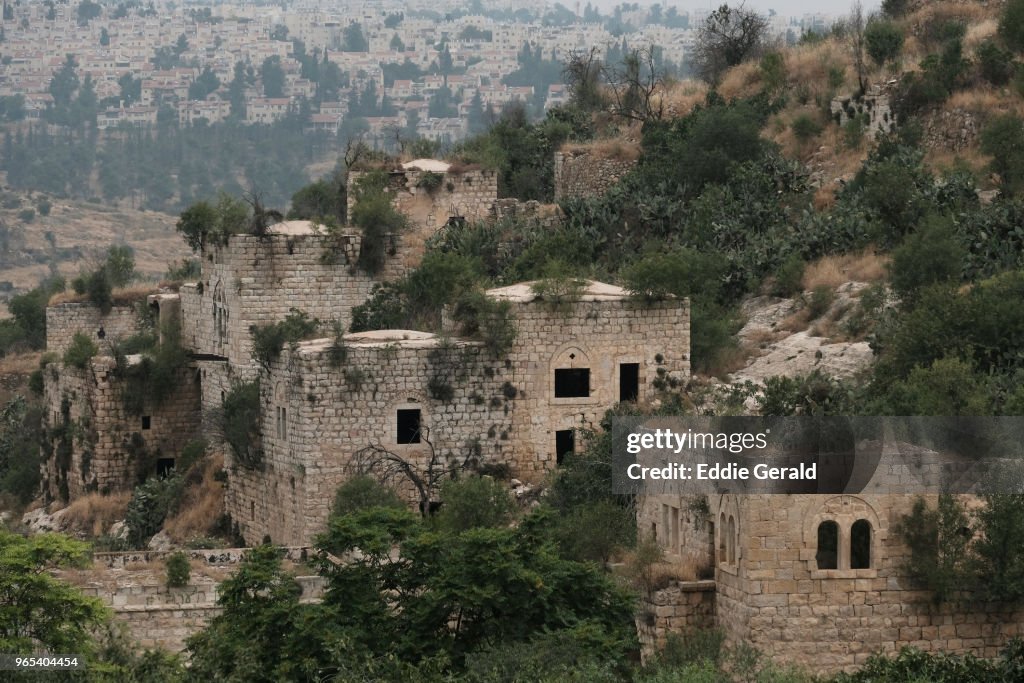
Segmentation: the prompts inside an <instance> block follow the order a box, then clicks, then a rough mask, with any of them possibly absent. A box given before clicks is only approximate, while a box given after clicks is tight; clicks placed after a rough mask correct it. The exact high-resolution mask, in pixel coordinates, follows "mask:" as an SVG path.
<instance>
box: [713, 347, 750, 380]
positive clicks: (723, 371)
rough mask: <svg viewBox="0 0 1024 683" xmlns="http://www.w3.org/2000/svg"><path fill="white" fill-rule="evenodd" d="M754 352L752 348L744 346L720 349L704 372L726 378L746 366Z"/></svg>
mask: <svg viewBox="0 0 1024 683" xmlns="http://www.w3.org/2000/svg"><path fill="white" fill-rule="evenodd" d="M752 353H753V351H752V350H751V349H749V348H744V347H742V346H732V347H729V348H725V349H719V350H718V353H717V354H716V356H715V358H714V360H713V361H712V362H711V363H709V364H708V367H707V368H706V369H705V371H704V374H706V375H708V376H710V377H718V378H719V379H723V380H724V379H726V378H727V377H728V376H729V375H731V374H732V373H734V372H736V371H737V370H740V369H741V368H744V367H746V365H747V361H748V360H749V359H750V356H751V355H752Z"/></svg>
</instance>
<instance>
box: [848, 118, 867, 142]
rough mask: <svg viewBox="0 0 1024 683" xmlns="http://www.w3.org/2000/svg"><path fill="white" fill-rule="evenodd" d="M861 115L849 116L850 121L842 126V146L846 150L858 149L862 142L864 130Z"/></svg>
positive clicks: (864, 123) (864, 125) (864, 124)
mask: <svg viewBox="0 0 1024 683" xmlns="http://www.w3.org/2000/svg"><path fill="white" fill-rule="evenodd" d="M866 118H867V117H866V116H865V115H863V114H858V115H856V116H851V117H850V120H849V121H847V122H846V123H844V124H843V144H844V145H846V147H847V149H859V148H860V145H861V143H862V142H863V141H864V129H865V128H866V122H865V119H866Z"/></svg>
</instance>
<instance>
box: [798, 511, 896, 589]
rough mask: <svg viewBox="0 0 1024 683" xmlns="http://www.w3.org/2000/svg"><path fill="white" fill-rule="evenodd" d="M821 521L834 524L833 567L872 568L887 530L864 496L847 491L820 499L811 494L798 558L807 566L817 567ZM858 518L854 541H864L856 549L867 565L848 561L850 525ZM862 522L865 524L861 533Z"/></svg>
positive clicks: (878, 556) (853, 569)
mask: <svg viewBox="0 0 1024 683" xmlns="http://www.w3.org/2000/svg"><path fill="white" fill-rule="evenodd" d="M823 522H835V524H836V525H837V527H838V538H837V539H836V540H837V557H836V564H835V569H836V570H838V571H840V572H845V571H854V572H862V571H868V570H870V571H875V570H877V569H878V567H879V563H880V561H881V560H882V548H883V547H884V540H885V538H886V533H887V530H886V528H885V527H884V526H883V525H882V523H881V517H880V516H879V514H878V510H877V509H876V508H875V506H874V505H873V504H872V503H871V502H870V501H869V500H867V499H866V498H864V497H862V496H857V495H851V494H842V495H838V496H830V497H828V498H825V499H824V500H822V499H821V498H820V497H818V496H815V497H813V498H812V500H811V501H810V502H809V503H808V506H807V508H806V511H805V514H804V527H803V548H804V551H803V553H802V554H801V557H802V559H805V560H807V561H808V568H809V569H811V570H812V571H813V570H818V569H819V568H818V562H817V560H818V557H817V555H818V533H819V531H818V530H819V527H820V526H821V524H822V523H823ZM858 522H861V523H862V524H861V525H860V526H859V527H858V542H859V543H866V545H865V546H864V547H863V548H861V549H860V551H859V552H860V553H861V556H863V555H866V556H867V558H868V562H867V566H854V565H855V564H857V565H861V564H864V563H863V562H857V563H853V562H851V559H852V557H851V555H852V550H853V540H854V539H853V527H854V525H855V524H857V523H858ZM864 524H866V525H868V528H867V532H868V533H866V534H865V527H864Z"/></svg>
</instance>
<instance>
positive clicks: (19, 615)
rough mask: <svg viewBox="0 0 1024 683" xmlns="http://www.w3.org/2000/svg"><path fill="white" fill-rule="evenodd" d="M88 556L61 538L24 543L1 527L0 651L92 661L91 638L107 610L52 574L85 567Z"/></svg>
mask: <svg viewBox="0 0 1024 683" xmlns="http://www.w3.org/2000/svg"><path fill="white" fill-rule="evenodd" d="M88 552H89V547H88V546H87V545H86V544H84V543H80V542H78V541H74V540H71V539H69V538H66V537H64V536H61V535H59V534H37V535H35V536H31V537H28V538H25V537H22V536H18V535H16V534H12V533H10V532H8V531H6V530H4V529H2V528H0V650H3V651H4V652H7V653H11V654H33V653H36V652H39V651H40V650H42V651H45V652H53V653H81V654H83V655H85V656H86V657H89V658H92V657H94V656H95V654H96V644H95V641H94V640H93V638H92V633H93V630H94V629H97V628H99V627H100V626H103V625H104V624H105V623H106V622H107V621H108V620H109V618H110V612H109V610H107V609H106V608H105V607H104V606H103V603H102V602H100V601H99V600H98V599H96V598H87V597H85V596H84V595H82V593H81V592H80V591H79V590H78V589H77V588H74V587H72V586H70V585H68V584H66V583H64V582H63V581H60V580H59V579H57V578H55V577H54V576H53V575H52V574H50V570H53V569H57V568H71V567H84V566H86V565H87V564H88V563H89V555H88Z"/></svg>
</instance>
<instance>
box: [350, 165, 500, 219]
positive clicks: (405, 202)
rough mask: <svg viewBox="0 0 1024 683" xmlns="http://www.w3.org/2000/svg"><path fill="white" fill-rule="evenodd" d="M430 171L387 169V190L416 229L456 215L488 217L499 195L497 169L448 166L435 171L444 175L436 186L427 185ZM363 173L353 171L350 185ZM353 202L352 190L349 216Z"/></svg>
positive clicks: (472, 217) (353, 194)
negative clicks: (460, 168) (455, 169)
mask: <svg viewBox="0 0 1024 683" xmlns="http://www.w3.org/2000/svg"><path fill="white" fill-rule="evenodd" d="M427 173H429V172H428V171H421V170H419V169H417V168H410V169H405V170H394V171H389V172H388V191H389V192H390V193H391V196H392V201H393V202H394V205H395V208H396V209H397V210H398V211H400V212H401V213H403V214H404V215H405V216H406V217H407V218H409V221H410V222H411V223H412V224H413V226H414V231H417V232H418V231H419V230H418V229H421V228H426V229H427V232H428V233H433V232H434V231H436V230H437V229H438V228H440V227H441V226H443V225H445V224H446V223H447V222H448V220H449V219H450V218H453V217H459V218H463V219H465V220H466V221H468V222H470V223H473V222H477V221H483V220H486V219H487V217H488V216H489V215H490V213H491V207H492V206H493V204H494V202H495V200H496V199H497V198H498V173H497V171H491V170H487V169H473V170H466V171H451V170H449V171H448V172H446V173H441V174H435V175H440V176H441V182H440V183H439V184H438V186H437V187H436V188H434V189H429V188H427V187H425V186H424V185H425V183H424V177H425V176H426V174H427ZM363 175H365V172H360V171H352V172H350V173H349V176H348V186H349V187H350V188H351V187H354V183H356V182H358V180H359V178H360V177H362V176H363ZM428 182H429V181H428ZM354 205H355V192H349V193H348V207H347V208H348V215H349V216H351V215H352V208H353V206H354Z"/></svg>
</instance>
